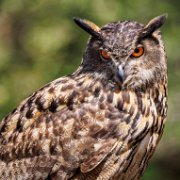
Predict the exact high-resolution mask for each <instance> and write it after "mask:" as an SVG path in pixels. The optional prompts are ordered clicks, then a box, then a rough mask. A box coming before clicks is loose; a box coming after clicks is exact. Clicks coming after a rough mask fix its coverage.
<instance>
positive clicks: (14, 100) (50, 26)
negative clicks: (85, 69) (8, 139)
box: [0, 0, 180, 180]
mask: <svg viewBox="0 0 180 180" xmlns="http://www.w3.org/2000/svg"><path fill="white" fill-rule="evenodd" d="M179 7H180V1H179V0H159V1H153V0H146V1H144V0H136V1H132V0H121V1H119V0H111V1H105V0H98V1H97V0H86V1H83V0H79V1H77V0H53V1H48V0H44V1H37V0H31V1H28V0H2V1H0V118H2V117H4V116H5V115H7V113H8V112H10V111H11V110H12V109H13V108H14V107H15V106H17V105H18V104H19V102H20V101H21V100H22V99H24V98H25V97H27V96H28V95H29V94H31V93H32V92H33V91H35V90H37V89H38V88H39V87H40V86H42V85H44V84H45V83H47V82H49V81H51V80H53V79H55V78H57V77H60V76H62V75H65V74H69V73H71V72H73V71H74V70H75V69H76V68H77V67H78V65H79V64H80V62H81V58H82V54H83V51H84V47H85V45H86V41H87V39H88V35H87V34H86V33H85V32H83V31H82V30H81V29H79V28H78V27H77V26H76V25H75V24H74V23H73V21H72V18H73V17H74V16H75V17H82V18H86V19H90V20H92V21H94V22H95V23H97V24H98V25H100V26H101V25H103V24H105V23H107V22H110V21H116V20H123V19H134V20H137V21H140V22H142V23H146V22H148V20H150V19H151V18H153V17H155V16H157V15H160V14H163V13H168V14H169V18H168V21H167V23H166V24H165V25H164V27H163V28H162V32H163V38H164V41H165V46H166V51H167V56H168V71H169V114H168V121H167V126H166V129H165V134H164V136H163V140H162V141H161V143H160V146H159V147H158V151H157V153H156V155H155V157H154V158H153V160H152V163H151V165H150V166H149V168H148V170H147V172H146V174H145V176H144V177H143V179H144V180H148V179H167V180H172V179H178V173H179V171H178V167H179V164H180V160H179V159H178V158H176V154H177V153H178V152H179V150H180V143H179V141H178V139H179V138H180V111H179V109H180V60H179V59H180V51H179V40H180V21H179V15H180V14H179ZM168 164H169V166H171V168H169V166H168ZM172 164H173V166H172ZM179 170H180V168H179ZM179 174H180V173H179ZM179 177H180V175H179Z"/></svg>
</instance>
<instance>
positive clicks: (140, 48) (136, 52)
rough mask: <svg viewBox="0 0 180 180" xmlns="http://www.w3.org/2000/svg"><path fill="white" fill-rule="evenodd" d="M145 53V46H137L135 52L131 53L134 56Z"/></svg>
mask: <svg viewBox="0 0 180 180" xmlns="http://www.w3.org/2000/svg"><path fill="white" fill-rule="evenodd" d="M143 53H144V48H143V47H137V48H136V49H135V50H134V52H133V53H132V54H131V56H132V57H135V58H138V57H140V56H142V55H143Z"/></svg>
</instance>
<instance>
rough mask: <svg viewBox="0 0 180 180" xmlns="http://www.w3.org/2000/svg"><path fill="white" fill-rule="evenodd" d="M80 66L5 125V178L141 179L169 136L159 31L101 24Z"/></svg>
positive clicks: (1, 141) (1, 135)
mask: <svg viewBox="0 0 180 180" xmlns="http://www.w3.org/2000/svg"><path fill="white" fill-rule="evenodd" d="M74 20H75V22H76V23H77V24H78V25H79V26H80V27H81V28H82V29H84V30H85V31H87V32H88V33H89V34H90V35H91V38H90V39H89V41H88V44H87V48H86V51H85V53H84V56H83V60H82V63H81V65H80V67H79V68H78V69H77V71H75V72H74V73H73V74H71V75H68V76H65V77H61V78H59V79H56V80H54V81H52V82H50V83H49V84H47V85H45V86H44V87H42V88H41V89H39V90H38V91H36V92H34V93H33V94H32V95H31V96H30V97H28V98H27V99H26V100H24V101H23V102H22V103H21V104H20V105H19V106H18V107H17V108H16V109H15V110H14V111H13V112H12V113H11V114H9V115H8V116H7V117H5V118H4V119H3V120H2V122H1V124H0V177H1V179H3V180H15V179H18V180H26V179H58V180H60V179H86V180H87V179H90V180H91V179H92V180H95V179H99V180H100V179H101V180H103V179H104V180H108V179H118V180H121V179H122V180H130V179H133V180H134V179H139V178H140V177H141V176H142V174H143V172H144V169H145V168H146V166H147V163H148V160H149V159H150V157H151V156H152V154H153V152H154V150H155V147H156V145H157V143H158V141H159V139H160V137H161V135H162V132H163V128H164V122H165V118H166V114H167V102H166V101H167V65H166V55H165V51H164V46H163V42H162V40H161V34H160V31H159V28H160V27H161V26H162V25H163V24H164V22H165V20H166V16H164V15H162V16H158V17H156V18H154V19H152V20H151V21H150V22H149V23H148V24H147V25H143V24H140V23H138V22H136V21H117V22H113V23H109V24H106V25H104V26H103V27H102V28H99V27H98V26H97V25H95V24H94V23H92V22H90V21H87V20H82V19H79V18H75V19H74Z"/></svg>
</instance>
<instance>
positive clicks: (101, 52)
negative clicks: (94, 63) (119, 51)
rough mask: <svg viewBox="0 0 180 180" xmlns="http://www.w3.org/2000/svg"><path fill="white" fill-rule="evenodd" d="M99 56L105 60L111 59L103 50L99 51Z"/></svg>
mask: <svg viewBox="0 0 180 180" xmlns="http://www.w3.org/2000/svg"><path fill="white" fill-rule="evenodd" d="M100 54H101V56H102V57H103V58H104V59H106V60H110V59H111V58H110V56H109V55H108V53H107V52H106V51H104V50H100Z"/></svg>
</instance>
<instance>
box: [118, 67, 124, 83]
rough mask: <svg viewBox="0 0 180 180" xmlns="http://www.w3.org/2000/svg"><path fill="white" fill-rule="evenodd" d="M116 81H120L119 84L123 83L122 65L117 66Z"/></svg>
mask: <svg viewBox="0 0 180 180" xmlns="http://www.w3.org/2000/svg"><path fill="white" fill-rule="evenodd" d="M117 76H118V79H119V80H120V82H121V83H123V81H124V79H125V78H124V65H122V64H121V65H119V66H118V73H117Z"/></svg>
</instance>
